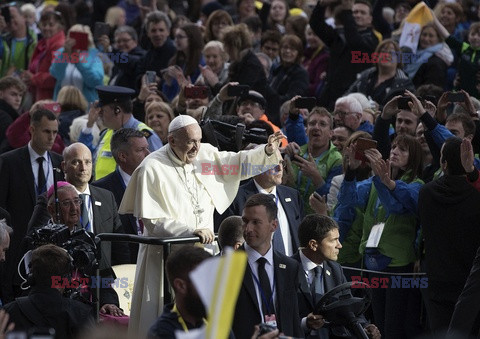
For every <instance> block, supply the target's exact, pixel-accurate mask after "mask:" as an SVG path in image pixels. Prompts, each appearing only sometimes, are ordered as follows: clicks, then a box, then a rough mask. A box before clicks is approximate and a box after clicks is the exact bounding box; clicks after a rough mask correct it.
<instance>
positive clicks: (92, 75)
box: [50, 47, 104, 102]
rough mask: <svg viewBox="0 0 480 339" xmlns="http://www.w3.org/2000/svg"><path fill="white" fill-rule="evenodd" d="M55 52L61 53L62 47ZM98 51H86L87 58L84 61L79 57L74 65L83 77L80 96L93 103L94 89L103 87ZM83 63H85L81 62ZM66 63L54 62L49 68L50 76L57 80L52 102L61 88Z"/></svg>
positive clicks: (102, 73) (95, 98)
mask: <svg viewBox="0 0 480 339" xmlns="http://www.w3.org/2000/svg"><path fill="white" fill-rule="evenodd" d="M57 52H59V53H60V54H62V53H63V47H62V48H60V49H58V50H57ZM98 53H99V52H98V50H97V49H96V48H90V49H89V50H88V57H87V58H86V59H85V58H84V57H81V58H80V60H79V62H77V63H76V64H75V66H76V68H77V70H78V71H79V72H80V73H81V74H82V77H83V88H82V89H81V91H82V94H83V95H84V96H85V99H87V101H88V102H94V101H95V100H98V94H97V91H96V89H95V87H96V86H100V85H103V77H104V71H103V63H102V60H101V59H100V57H99V56H98ZM81 61H85V62H81ZM67 65H68V62H56V63H52V65H51V66H50V74H51V75H52V76H53V77H54V78H55V79H57V83H56V84H55V89H54V92H53V100H57V95H58V92H59V91H60V88H62V81H63V79H64V78H65V71H66V69H67Z"/></svg>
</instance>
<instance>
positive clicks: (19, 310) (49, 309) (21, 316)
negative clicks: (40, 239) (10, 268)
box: [5, 244, 93, 338]
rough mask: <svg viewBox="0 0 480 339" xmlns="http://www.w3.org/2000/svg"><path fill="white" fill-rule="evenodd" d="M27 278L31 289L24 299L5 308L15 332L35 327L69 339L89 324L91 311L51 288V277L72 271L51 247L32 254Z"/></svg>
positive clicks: (65, 256) (69, 262)
mask: <svg viewBox="0 0 480 339" xmlns="http://www.w3.org/2000/svg"><path fill="white" fill-rule="evenodd" d="M30 265H31V266H30V267H31V275H30V276H29V280H30V283H31V285H32V289H31V290H30V293H29V294H28V296H26V297H20V298H17V299H16V300H15V301H13V302H11V303H9V304H7V305H5V311H7V312H8V314H10V321H11V322H14V323H15V330H17V331H28V330H30V329H32V328H35V327H43V328H45V327H47V328H54V329H55V333H56V337H57V338H72V337H74V336H75V335H76V334H77V333H78V332H79V330H81V329H82V328H84V327H86V326H88V325H89V324H93V317H92V308H91V307H89V306H88V305H85V304H84V303H81V302H79V301H76V300H73V299H69V298H65V297H63V296H62V293H63V289H62V288H53V287H52V279H53V277H62V278H63V277H66V276H68V275H69V274H70V273H71V271H72V259H71V257H70V256H69V255H68V253H67V252H66V251H65V250H64V249H62V248H60V247H58V246H55V245H52V244H48V245H43V246H40V247H38V248H37V249H35V250H34V251H33V252H32V260H31V263H30Z"/></svg>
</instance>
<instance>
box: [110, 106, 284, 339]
mask: <svg viewBox="0 0 480 339" xmlns="http://www.w3.org/2000/svg"><path fill="white" fill-rule="evenodd" d="M168 133H169V134H168V144H167V145H165V146H164V147H162V148H161V149H159V150H158V151H155V152H153V153H151V154H150V155H149V156H147V157H146V158H145V159H144V161H143V162H142V163H141V164H140V166H139V167H138V168H137V169H136V170H135V172H134V173H133V175H132V178H131V179H130V182H129V184H128V187H127V190H126V191H125V194H124V197H123V200H122V204H121V205H120V209H119V212H120V213H132V214H133V215H134V216H135V217H137V218H141V219H142V221H143V224H144V233H143V234H144V235H145V236H157V237H169V236H191V235H197V236H199V238H200V240H201V242H202V243H205V244H209V243H212V242H213V240H214V233H213V212H214V209H217V211H218V212H219V213H223V212H224V211H225V210H226V209H227V207H228V206H229V205H230V204H231V202H232V201H233V199H234V198H235V196H236V195H237V191H238V187H239V183H240V181H241V180H244V179H246V178H249V177H251V176H253V175H255V174H258V173H256V172H257V171H262V170H263V171H266V170H268V169H269V168H272V167H274V166H276V165H278V163H279V161H280V159H281V157H280V153H279V152H278V146H279V142H280V140H281V139H282V138H283V137H284V136H283V134H282V133H281V132H277V133H275V134H272V135H270V136H269V138H268V144H267V145H264V146H261V147H257V148H256V149H253V150H249V151H241V152H238V153H232V152H219V151H218V149H217V148H215V147H213V146H211V145H210V144H202V143H201V139H202V130H201V128H200V126H199V125H198V122H197V121H196V120H195V119H194V118H192V117H190V116H188V115H181V116H178V117H176V118H175V119H173V120H172V122H171V123H170V125H169V128H168ZM147 272H148V276H147ZM162 306H163V262H162V251H161V249H160V248H159V247H158V246H147V245H141V246H140V250H139V253H138V260H137V273H136V281H135V290H134V293H133V300H132V308H131V318H130V323H129V332H130V333H135V335H137V336H139V337H142V336H145V335H146V331H147V330H148V328H149V327H150V326H151V324H153V322H154V321H155V319H156V318H157V317H158V316H160V314H161V313H162Z"/></svg>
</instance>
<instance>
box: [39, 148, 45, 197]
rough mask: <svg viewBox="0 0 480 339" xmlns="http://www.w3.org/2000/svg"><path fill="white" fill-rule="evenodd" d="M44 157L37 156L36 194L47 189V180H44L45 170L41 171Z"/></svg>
mask: <svg viewBox="0 0 480 339" xmlns="http://www.w3.org/2000/svg"><path fill="white" fill-rule="evenodd" d="M44 160H45V158H44V157H38V158H37V162H38V178H37V194H38V195H40V194H42V193H43V192H45V191H46V190H47V180H45V172H44V171H43V161H44Z"/></svg>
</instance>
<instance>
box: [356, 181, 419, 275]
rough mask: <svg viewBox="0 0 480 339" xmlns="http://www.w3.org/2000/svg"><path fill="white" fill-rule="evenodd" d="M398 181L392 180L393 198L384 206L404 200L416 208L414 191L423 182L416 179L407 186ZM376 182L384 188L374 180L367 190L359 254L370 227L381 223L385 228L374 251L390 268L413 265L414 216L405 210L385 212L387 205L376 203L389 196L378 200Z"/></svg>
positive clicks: (415, 223)
mask: <svg viewBox="0 0 480 339" xmlns="http://www.w3.org/2000/svg"><path fill="white" fill-rule="evenodd" d="M402 179H404V177H402ZM402 179H400V180H397V181H396V183H397V187H396V188H395V189H394V190H393V191H392V195H393V199H392V200H390V201H389V202H388V203H387V204H388V205H390V206H391V205H392V204H395V200H397V199H398V200H399V202H405V203H408V201H406V200H407V199H412V200H413V201H411V202H412V203H413V204H415V205H417V203H418V192H419V190H420V187H421V185H423V181H422V180H420V179H416V180H414V181H412V182H411V183H409V184H407V183H405V182H404V181H402ZM399 182H401V183H403V184H402V187H399V186H400V185H399ZM379 183H380V185H382V186H384V185H383V184H382V183H381V182H380V180H378V182H375V181H374V184H373V185H372V188H371V190H370V196H369V199H368V203H367V208H366V209H365V214H364V219H363V221H364V222H363V234H362V240H361V243H360V253H364V251H365V247H366V244H367V240H368V236H369V235H370V231H371V230H372V227H373V226H374V225H376V224H378V223H381V222H384V223H385V227H384V229H383V233H382V237H381V238H380V242H379V243H378V250H379V252H380V253H382V254H383V255H386V256H388V257H390V258H392V261H391V263H390V265H389V266H390V267H395V266H406V265H408V264H410V263H413V262H414V261H415V258H416V256H415V246H414V245H415V238H416V228H417V219H418V218H417V216H418V214H417V213H416V212H415V213H412V212H413V211H407V210H405V211H404V212H405V213H393V212H394V211H390V213H389V211H388V210H387V209H388V208H387V207H386V206H385V205H387V204H384V201H380V200H384V199H385V198H386V199H390V197H388V196H386V197H385V196H384V197H383V199H379V192H378V190H377V187H379ZM384 187H385V186H384ZM385 188H386V187H385ZM382 189H383V188H382ZM397 189H398V190H397ZM387 190H388V188H387ZM395 191H397V192H396V194H395V193H394V192H395ZM402 191H403V192H402ZM407 195H408V197H407ZM402 200H403V201H402Z"/></svg>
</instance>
